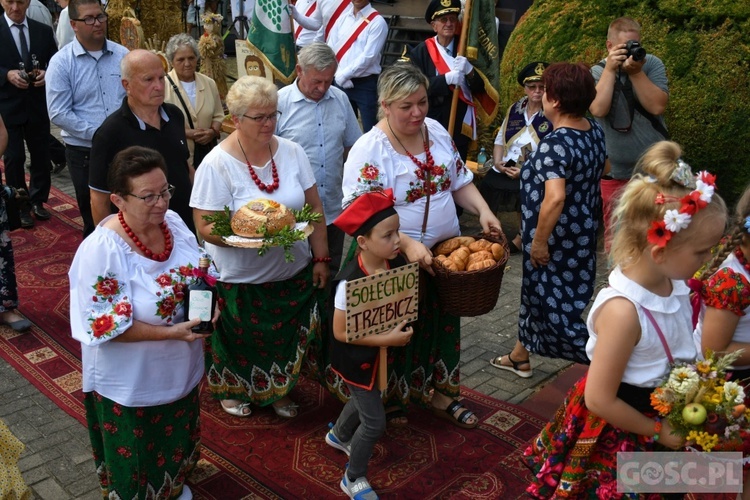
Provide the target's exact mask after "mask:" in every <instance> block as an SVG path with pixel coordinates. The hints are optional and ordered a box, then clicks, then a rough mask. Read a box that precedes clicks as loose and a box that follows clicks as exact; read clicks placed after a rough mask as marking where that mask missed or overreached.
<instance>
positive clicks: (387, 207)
mask: <svg viewBox="0 0 750 500" xmlns="http://www.w3.org/2000/svg"><path fill="white" fill-rule="evenodd" d="M393 204H394V199H393V189H391V188H388V189H386V190H377V191H368V192H366V193H363V194H361V195H359V196H357V197H356V198H355V199H354V201H352V202H351V203H350V204H349V205H348V206H347V207H346V208H345V209H344V211H343V212H341V215H339V216H338V217H336V220H335V221H333V224H334V225H335V226H336V227H338V228H339V229H341V230H342V231H344V232H345V233H346V234H348V235H350V236H355V237H356V236H359V235H362V234H365V233H367V232H368V231H369V230H370V229H372V228H373V227H375V225H376V224H377V223H378V222H380V221H382V220H384V219H387V218H388V217H390V216H391V215H395V214H396V210H395V209H394V208H393Z"/></svg>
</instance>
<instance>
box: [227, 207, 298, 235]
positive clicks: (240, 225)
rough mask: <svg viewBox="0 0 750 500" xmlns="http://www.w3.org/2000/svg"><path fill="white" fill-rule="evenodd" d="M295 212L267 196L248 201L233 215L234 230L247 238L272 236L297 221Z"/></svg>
mask: <svg viewBox="0 0 750 500" xmlns="http://www.w3.org/2000/svg"><path fill="white" fill-rule="evenodd" d="M295 222H296V221H295V219H294V214H293V213H292V212H291V210H289V209H288V208H287V207H285V206H284V205H282V204H281V203H278V202H276V201H273V200H268V199H265V198H261V199H257V200H253V201H250V202H248V203H247V204H246V205H244V206H242V207H240V209H239V210H237V212H235V214H234V215H233V216H232V221H231V224H232V232H234V234H236V235H237V236H244V237H245V238H262V237H263V236H265V234H264V232H263V227H264V226H265V228H266V233H267V234H268V235H269V236H272V235H274V234H276V233H278V232H279V231H281V230H282V229H283V228H285V227H287V226H291V225H293V224H294V223H295Z"/></svg>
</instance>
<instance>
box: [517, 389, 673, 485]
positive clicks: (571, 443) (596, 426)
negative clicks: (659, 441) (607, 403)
mask: <svg viewBox="0 0 750 500" xmlns="http://www.w3.org/2000/svg"><path fill="white" fill-rule="evenodd" d="M585 388H586V375H584V376H583V377H582V378H581V379H580V380H579V381H578V382H576V383H575V385H574V386H573V387H572V388H571V389H570V391H569V392H568V394H567V396H566V397H565V401H564V402H563V404H562V406H560V408H559V409H558V410H557V414H556V415H555V419H554V420H553V421H552V422H550V423H548V424H547V425H546V426H545V427H544V429H542V431H541V432H540V433H539V435H538V436H537V437H536V438H534V440H533V441H532V443H531V444H530V445H529V447H528V448H526V450H525V451H524V459H523V460H524V462H525V464H526V465H527V466H528V467H529V468H530V469H531V472H532V473H533V475H534V479H533V481H532V484H531V485H530V486H529V487H528V488H527V489H526V492H527V493H528V494H529V495H530V496H531V497H533V498H577V499H578V498H591V499H609V498H639V495H637V494H633V493H631V494H625V493H618V492H617V452H619V451H651V449H652V448H653V445H652V444H651V442H650V441H649V440H648V439H647V438H646V437H645V436H640V435H638V434H635V433H633V432H627V431H624V430H622V429H618V428H617V427H613V426H611V425H609V424H608V423H607V422H605V421H604V420H602V419H601V418H600V417H598V416H596V415H594V414H593V413H591V412H590V411H589V410H588V408H586V404H585V402H584V399H583V395H584V391H585ZM656 498H659V497H658V496H656Z"/></svg>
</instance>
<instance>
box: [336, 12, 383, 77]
mask: <svg viewBox="0 0 750 500" xmlns="http://www.w3.org/2000/svg"><path fill="white" fill-rule="evenodd" d="M350 3H351V0H345V1H343V2H341V5H339V8H338V9H336V12H334V13H333V16H332V17H331V19H330V20H329V21H328V24H327V25H326V42H329V36H330V32H331V29H332V28H333V26H334V25H335V24H336V21H337V20H338V19H339V17H341V14H342V12H343V11H344V9H345V8H346V7H347V6H348V5H349V4H350ZM379 15H380V14H379V13H378V11H376V10H373V11H372V12H371V13H370V15H369V16H367V17H366V18H364V19H362V20H361V21H360V22H359V24H357V25H356V27H355V28H354V31H353V32H352V34H351V35H350V36H349V38H347V39H346V40H345V41H344V42H343V43H341V44H339V45H338V46H337V47H331V48H332V49H333V51H334V52H335V53H336V60H337V61H338V62H341V59H343V58H344V54H346V53H347V51H348V50H349V49H350V48H352V45H354V42H355V41H357V37H359V34H360V33H362V32H363V31H364V29H365V28H367V25H368V24H370V22H372V20H373V19H375V18H376V17H378V16H379ZM339 41H341V40H339ZM329 45H330V43H329Z"/></svg>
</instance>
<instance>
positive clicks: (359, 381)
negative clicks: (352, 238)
mask: <svg viewBox="0 0 750 500" xmlns="http://www.w3.org/2000/svg"><path fill="white" fill-rule="evenodd" d="M388 264H389V265H390V266H391V269H395V268H397V267H401V266H404V265H406V259H404V257H403V256H402V255H398V256H397V257H396V258H395V259H392V260H389V261H388ZM365 276H367V275H366V274H365V272H364V271H363V270H362V268H361V267H359V259H357V258H356V257H355V258H354V259H352V260H351V261H350V262H349V263H348V264H347V265H346V266H345V267H344V269H342V270H341V271H340V272H339V273H338V274H337V275H336V278H335V279H334V281H333V287H332V290H333V294H334V295H335V294H336V288H338V285H339V282H341V281H342V280H346V281H353V280H357V279H359V278H364V277H365ZM331 302H332V303H333V300H331ZM331 318H333V315H331ZM330 331H331V368H332V369H333V371H335V372H336V373H338V374H339V375H340V376H341V378H343V379H344V381H345V382H347V383H349V384H352V385H355V386H357V387H361V388H363V389H367V390H370V389H372V387H373V385H374V384H375V375H376V373H375V368H376V367H377V365H378V353H379V352H380V348H379V347H373V346H364V345H356V344H348V343H346V342H339V341H338V340H336V337H335V336H334V335H333V328H330Z"/></svg>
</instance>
